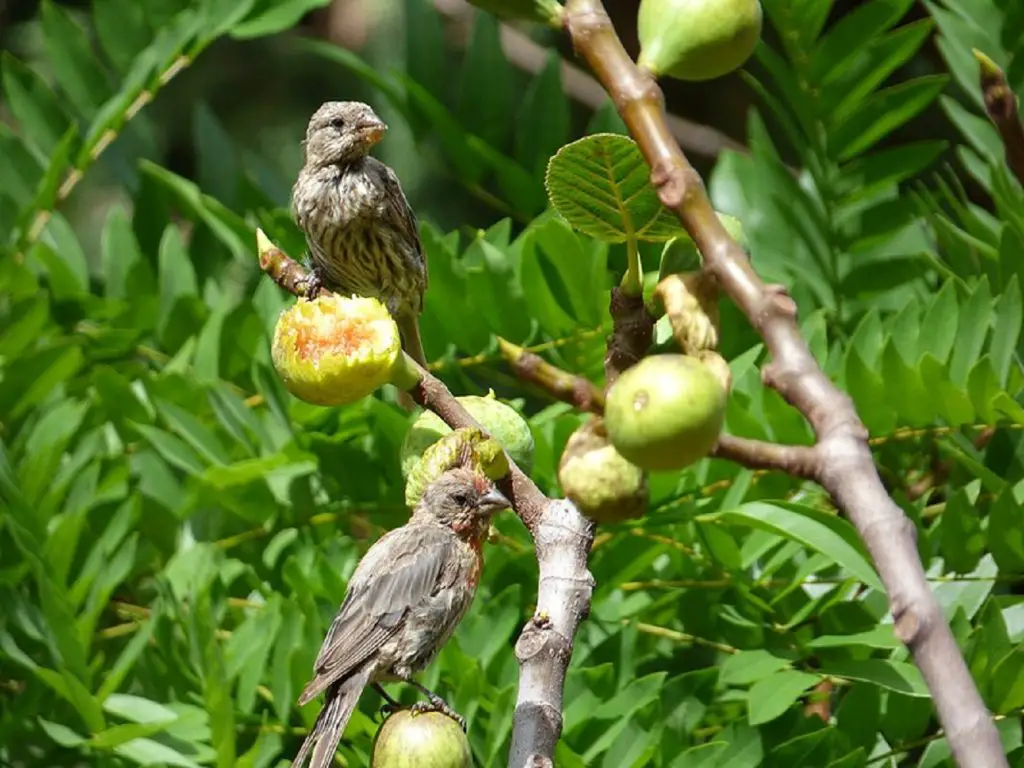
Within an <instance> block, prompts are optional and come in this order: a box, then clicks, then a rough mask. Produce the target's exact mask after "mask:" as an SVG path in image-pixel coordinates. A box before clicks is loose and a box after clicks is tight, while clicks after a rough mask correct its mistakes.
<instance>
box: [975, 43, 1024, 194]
mask: <svg viewBox="0 0 1024 768" xmlns="http://www.w3.org/2000/svg"><path fill="white" fill-rule="evenodd" d="M974 57H975V58H976V59H977V60H978V63H979V64H980V65H981V95H982V97H983V98H984V99H985V111H986V112H987V113H988V116H989V119H990V120H991V121H992V122H993V124H994V125H995V126H996V130H998V131H999V137H1000V138H1001V139H1002V140H1003V148H1004V149H1005V150H1006V165H1007V167H1009V169H1010V171H1011V172H1012V173H1013V175H1014V176H1016V177H1017V181H1019V182H1020V183H1021V184H1024V124H1022V123H1021V119H1020V112H1019V111H1018V106H1019V104H1018V101H1017V96H1016V95H1015V94H1014V92H1013V91H1012V90H1010V86H1009V84H1008V83H1007V82H1006V75H1005V74H1004V73H1003V70H1001V69H1000V68H999V67H998V66H996V63H995V62H994V61H992V59H990V58H989V57H988V56H986V55H985V54H983V53H981V52H980V51H975V52H974Z"/></svg>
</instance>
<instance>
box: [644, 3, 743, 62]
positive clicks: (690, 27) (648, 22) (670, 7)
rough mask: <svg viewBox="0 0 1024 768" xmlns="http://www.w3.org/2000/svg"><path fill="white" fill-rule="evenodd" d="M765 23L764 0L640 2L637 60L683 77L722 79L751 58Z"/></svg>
mask: <svg viewBox="0 0 1024 768" xmlns="http://www.w3.org/2000/svg"><path fill="white" fill-rule="evenodd" d="M761 23H762V14H761V3H760V2H758V0H640V15H639V17H638V18H637V31H638V34H639V36H640V59H639V60H638V62H637V63H638V64H639V65H640V66H641V67H643V68H644V69H646V70H648V71H649V72H653V73H654V74H655V75H669V76H670V77H675V78H678V79H680V80H711V79H712V78H715V77H721V76H722V75H725V74H728V73H729V72H732V71H733V70H734V69H738V68H739V67H740V66H742V65H743V63H744V62H745V61H746V60H747V59H748V58H750V54H752V53H753V52H754V48H755V47H756V46H757V41H758V39H759V38H760V37H761Z"/></svg>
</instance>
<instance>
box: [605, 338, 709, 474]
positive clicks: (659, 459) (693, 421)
mask: <svg viewBox="0 0 1024 768" xmlns="http://www.w3.org/2000/svg"><path fill="white" fill-rule="evenodd" d="M723 362H724V361H723ZM727 400H728V389H727V387H726V383H725V382H723V380H722V377H721V372H720V371H718V370H717V369H715V368H714V367H712V366H709V365H706V364H705V363H704V362H702V361H700V360H698V359H696V358H694V357H688V356H686V355H654V356H652V357H646V358H644V359H643V360H641V361H640V362H639V363H637V364H636V365H634V366H633V367H632V368H629V369H627V370H626V371H625V372H624V373H623V374H622V375H621V376H619V378H617V379H616V380H615V383H614V384H613V385H612V387H611V389H609V391H608V397H607V402H606V403H605V427H606V429H607V430H608V437H609V439H610V440H611V443H612V445H614V446H615V449H616V450H617V451H618V452H619V453H620V454H622V456H623V457H625V458H626V459H627V460H628V461H631V462H633V463H634V464H636V465H637V466H638V467H641V468H643V469H646V470H649V471H663V470H675V469H682V468H683V467H687V466H689V465H690V464H692V463H694V462H695V461H698V460H700V459H702V458H703V457H705V456H707V455H708V453H709V452H710V451H711V449H712V448H714V447H715V443H716V442H717V441H718V435H719V434H720V433H721V431H722V425H723V423H724V421H725V408H726V403H727Z"/></svg>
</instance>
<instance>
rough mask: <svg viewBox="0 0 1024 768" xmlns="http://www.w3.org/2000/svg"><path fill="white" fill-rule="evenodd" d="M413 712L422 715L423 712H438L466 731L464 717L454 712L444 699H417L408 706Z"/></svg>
mask: <svg viewBox="0 0 1024 768" xmlns="http://www.w3.org/2000/svg"><path fill="white" fill-rule="evenodd" d="M410 709H411V711H412V713H413V714H417V715H422V714H424V713H425V712H440V713H441V714H442V715H447V716H448V717H450V718H451V719H452V720H454V721H455V722H456V723H458V724H459V727H460V728H461V729H462V731H463V733H465V731H466V718H464V717H463V716H462V715H460V714H459V713H458V712H456V711H455V710H454V709H452V708H451V707H449V706H448V705H447V704H446V703H445V702H444V700H442V699H440V698H437V699H431V700H430V701H418V702H416V703H415V704H413V705H412V707H411V708H410Z"/></svg>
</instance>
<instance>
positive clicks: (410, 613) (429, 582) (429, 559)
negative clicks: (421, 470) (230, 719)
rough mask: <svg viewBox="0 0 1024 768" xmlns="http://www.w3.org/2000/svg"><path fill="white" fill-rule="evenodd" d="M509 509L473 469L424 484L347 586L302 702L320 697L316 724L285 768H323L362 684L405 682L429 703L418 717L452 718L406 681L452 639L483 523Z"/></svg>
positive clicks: (477, 560)
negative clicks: (407, 513)
mask: <svg viewBox="0 0 1024 768" xmlns="http://www.w3.org/2000/svg"><path fill="white" fill-rule="evenodd" d="M508 506H509V502H508V499H506V498H505V497H504V496H503V495H502V494H501V492H499V491H498V489H497V488H495V487H494V484H493V483H492V482H491V481H490V480H489V479H488V478H487V477H485V476H484V475H482V474H479V473H477V472H475V471H474V470H473V469H471V468H469V467H466V466H460V467H456V468H455V469H450V470H448V471H447V472H445V473H444V474H442V475H441V476H440V477H439V478H438V479H437V480H435V481H434V482H433V483H431V484H430V485H429V486H428V487H427V489H426V490H425V491H424V492H423V497H422V499H421V500H420V502H419V504H417V505H416V508H415V509H414V510H413V513H412V516H411V518H410V519H409V522H408V523H406V524H405V525H403V526H402V527H401V528H396V529H395V530H393V531H390V532H388V533H386V534H385V535H384V536H382V537H381V538H380V540H378V541H377V543H376V544H374V545H373V546H372V547H370V549H369V551H368V552H367V553H366V555H364V556H363V559H362V560H360V562H359V565H358V566H356V570H355V573H353V574H352V578H351V579H350V580H349V583H348V591H347V592H346V594H345V600H344V602H342V604H341V608H340V609H339V611H338V615H337V616H336V617H335V619H334V622H333V623H332V624H331V628H330V629H329V630H328V631H327V637H326V638H325V639H324V643H323V646H322V647H321V648H320V653H319V655H318V656H317V659H316V664H315V665H314V669H315V672H316V674H315V676H314V677H313V679H312V680H311V681H310V682H309V683H308V684H307V685H306V688H305V690H303V692H302V695H301V696H299V704H300V705H302V704H305V703H307V702H308V701H310V700H311V699H312V698H313V697H314V696H316V695H317V694H318V693H320V692H321V691H327V697H326V700H325V702H324V707H323V709H322V710H321V711H320V715H319V717H317V720H316V725H315V726H314V727H313V730H312V731H310V733H309V735H308V736H307V737H306V740H305V741H304V742H303V743H302V748H301V749H300V750H299V754H298V755H297V756H296V758H295V760H294V761H293V762H292V768H302V766H303V765H304V764H305V761H306V757H307V756H308V755H309V752H310V750H312V753H313V757H312V761H311V762H310V766H311V768H327V766H328V765H329V764H330V762H331V760H332V759H333V757H334V753H335V750H336V749H337V747H338V742H339V741H340V740H341V734H342V732H343V731H344V730H345V725H346V724H347V723H348V720H349V717H351V715H352V711H353V710H354V709H355V706H356V702H358V700H359V695H360V693H362V690H363V688H364V687H365V686H366V685H367V684H372V685H373V686H374V688H376V690H377V691H378V692H379V693H380V694H381V695H382V696H384V698H385V699H386V700H387V701H388V702H389V703H391V704H394V701H393V700H392V699H391V698H390V697H389V696H388V695H387V694H386V693H385V692H384V690H383V689H382V688H381V687H380V686H379V683H380V682H385V681H404V682H407V683H410V684H412V685H414V686H416V687H417V688H419V689H420V690H421V691H422V692H423V693H424V694H426V696H427V697H428V699H429V700H430V703H429V704H423V703H421V704H419V705H417V706H416V709H419V710H420V711H424V710H437V711H442V712H445V713H446V714H449V715H452V716H453V717H455V718H456V719H457V720H459V722H460V724H462V725H463V727H464V721H463V720H462V718H461V717H459V716H458V715H456V714H455V713H454V712H453V711H452V710H451V709H450V708H449V707H448V706H447V705H446V704H445V702H444V701H443V700H442V699H441V698H440V697H439V696H437V695H436V694H434V693H433V692H431V691H429V690H428V689H426V688H424V687H423V686H422V685H420V684H419V683H417V682H416V681H415V680H413V679H412V676H413V674H415V673H416V672H418V671H420V670H422V669H423V668H424V667H426V666H427V665H428V664H429V663H430V662H431V661H432V660H433V658H434V656H435V655H436V654H437V652H438V651H439V650H440V649H441V647H442V646H443V645H444V643H445V642H446V641H447V640H448V638H449V637H451V634H452V632H453V631H454V630H455V627H456V625H458V623H459V621H460V620H461V619H462V617H463V615H464V614H465V613H466V610H467V609H468V608H469V605H470V603H471V602H472V601H473V596H474V594H475V593H476V586H477V583H478V582H479V580H480V571H481V567H482V565H483V561H482V551H481V547H482V544H483V540H484V539H485V538H486V537H487V532H488V530H489V526H490V517H491V515H493V514H494V513H495V512H497V511H499V510H501V509H506V508H507V507H508Z"/></svg>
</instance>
